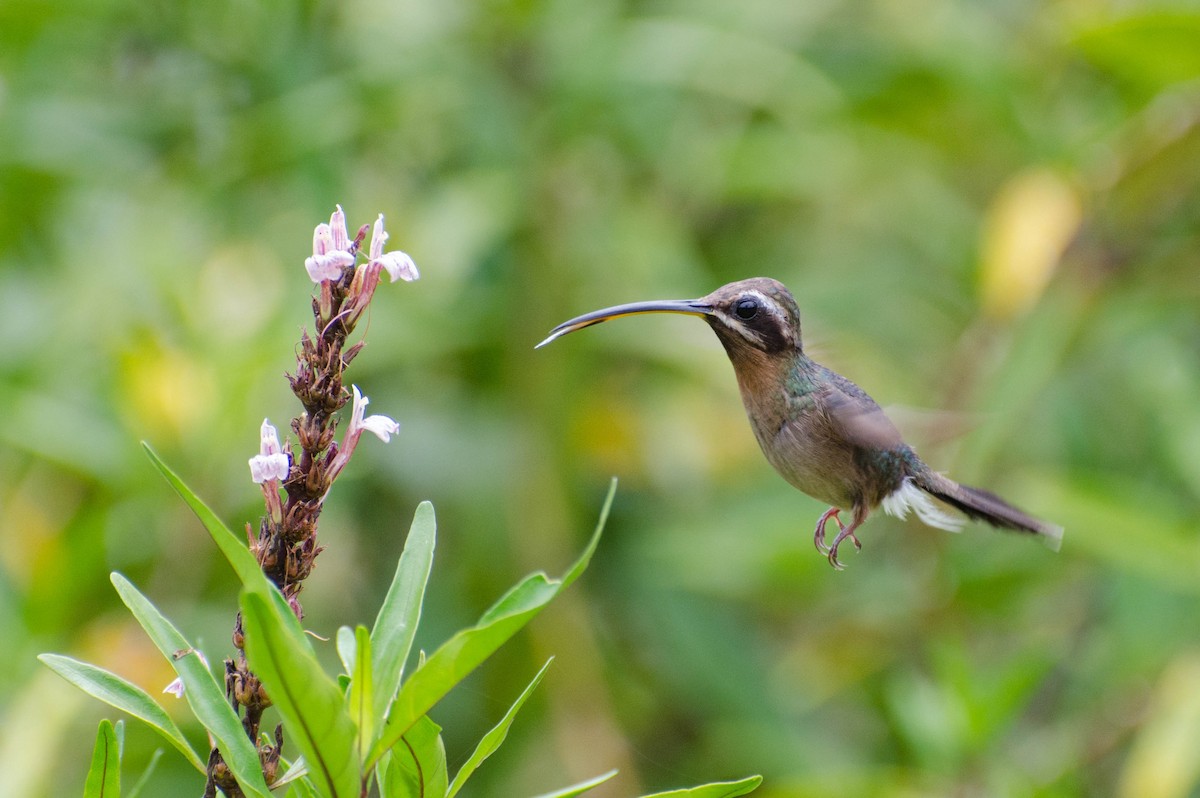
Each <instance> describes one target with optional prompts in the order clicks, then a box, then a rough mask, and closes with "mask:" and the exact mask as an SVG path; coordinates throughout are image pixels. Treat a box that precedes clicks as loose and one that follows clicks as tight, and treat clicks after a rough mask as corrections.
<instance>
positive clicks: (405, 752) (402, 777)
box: [386, 715, 448, 798]
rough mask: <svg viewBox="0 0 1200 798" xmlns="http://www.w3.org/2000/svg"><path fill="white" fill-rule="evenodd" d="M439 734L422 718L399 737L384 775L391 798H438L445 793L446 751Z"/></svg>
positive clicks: (439, 728)
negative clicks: (398, 742) (435, 797)
mask: <svg viewBox="0 0 1200 798" xmlns="http://www.w3.org/2000/svg"><path fill="white" fill-rule="evenodd" d="M441 731H442V729H441V727H440V726H438V725H437V724H436V723H434V722H433V721H432V720H430V719H429V716H428V715H424V716H422V717H421V718H420V719H419V720H418V721H417V722H416V723H414V724H413V726H412V728H410V729H409V730H408V731H407V732H405V733H404V736H403V737H401V738H400V744H399V745H397V746H396V747H395V748H394V749H393V750H392V762H391V765H390V767H388V769H387V772H386V776H387V782H388V783H387V785H386V789H387V793H386V794H387V795H388V796H390V798H433V796H437V798H441V796H444V795H445V794H446V781H447V778H448V776H447V772H446V749H445V747H444V746H443V745H442V735H441Z"/></svg>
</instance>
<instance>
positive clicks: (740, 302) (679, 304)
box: [538, 277, 800, 364]
mask: <svg viewBox="0 0 1200 798" xmlns="http://www.w3.org/2000/svg"><path fill="white" fill-rule="evenodd" d="M637 313H683V314H687V315H690V316H701V317H703V318H704V320H705V321H707V322H708V324H709V326H710V327H712V328H713V331H714V332H716V334H717V337H718V338H720V339H721V343H722V344H724V345H725V350H726V351H727V352H728V353H729V357H730V358H731V359H733V360H734V362H735V364H736V362H737V360H738V358H739V356H741V355H752V356H755V357H759V356H761V354H766V355H776V354H785V353H787V352H790V351H793V350H798V349H800V309H799V308H798V307H797V306H796V300H795V299H793V298H792V294H791V292H790V291H788V290H787V288H786V287H784V285H783V284H782V283H780V282H778V281H776V280H772V279H770V278H768V277H754V278H752V279H749V280H740V281H738V282H736V283H729V284H728V285H723V286H721V287H720V288H718V289H717V290H716V291H713V292H712V293H711V294H709V295H708V296H705V297H701V298H699V299H667V300H655V301H651V302H633V303H630V304H627V305H616V306H615V307H611V308H604V309H602V310H595V311H592V312H591V313H585V314H584V315H582V316H578V317H576V318H574V319H571V320H569V321H565V322H563V323H562V324H560V325H558V326H557V327H555V328H554V329H553V330H551V331H550V335H549V337H547V338H546V340H544V341H542V342H541V343H540V344H538V346H539V347H542V346H545V345H546V344H548V343H550V342H551V341H553V340H554V339H555V338H558V337H560V336H563V335H566V334H567V333H569V332H574V331H575V330H582V329H583V328H584V327H590V326H591V325H593V324H599V323H600V322H602V321H608V320H609V319H615V318H619V317H620V316H630V315H633V314H637ZM760 353H761V354H760Z"/></svg>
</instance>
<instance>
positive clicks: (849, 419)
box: [535, 277, 1063, 570]
mask: <svg viewBox="0 0 1200 798" xmlns="http://www.w3.org/2000/svg"><path fill="white" fill-rule="evenodd" d="M639 313H683V314H687V315H690V316H699V317H701V318H702V319H704V320H705V321H706V322H708V326H709V327H711V328H712V330H713V332H715V333H716V334H717V338H718V339H719V340H720V341H721V344H722V345H723V346H724V348H725V353H726V354H727V355H728V356H729V360H730V362H731V363H732V364H733V371H734V374H735V375H736V376H737V382H738V388H739V389H740V392H741V395H742V403H743V405H745V408H746V415H747V417H748V418H749V420H750V427H751V428H752V429H753V430H754V437H755V438H756V439H757V440H758V445H759V447H760V448H761V449H762V452H763V454H764V455H766V458H767V461H768V462H769V463H770V464H771V465H772V466H773V467H774V468H775V470H776V471H778V472H779V474H780V475H781V476H782V477H783V478H784V479H785V480H787V481H788V482H789V483H791V485H793V486H794V487H796V488H798V489H799V490H800V491H802V492H803V493H806V494H808V495H809V496H812V497H813V498H815V499H817V500H819V501H821V502H823V503H825V504H828V505H829V509H828V510H826V511H825V512H824V513H823V514H822V515H821V517H820V518H819V519H818V520H817V525H816V529H815V531H814V532H813V544H814V545H815V546H816V548H817V551H819V552H821V553H822V554H824V555H825V556H826V557H827V558H828V559H829V564H830V565H832V566H833V567H834V568H836V569H838V570H841V569H842V567H843V566H842V564H841V562H840V561H839V560H838V548H839V546H841V544H842V543H843V542H844V541H845V540H847V539H849V540H850V541H851V542H853V544H854V546H855V548H856V549H857V550H861V549H862V543H861V542H860V541H859V539H858V536H857V532H858V529H859V527H861V526H862V524H863V522H865V521H866V520H867V517H868V516H869V515H870V514H871V512H872V511H874V510H875V509H877V508H879V507H882V508H883V511H884V512H885V513H887V514H889V515H893V516H896V517H897V518H901V519H903V518H905V517H906V516H907V515H908V514H909V513H910V512H912V513H914V514H915V515H916V516H917V517H918V518H919V519H920V520H921V521H922V522H924V523H925V524H926V525H928V526H933V527H938V528H940V529H947V530H950V531H958V530H959V529H961V528H962V525H963V523H964V519H963V518H962V517H961V516H959V515H956V514H952V513H950V512H947V510H946V509H945V508H943V507H942V506H940V505H939V504H938V503H936V502H935V501H933V500H934V499H937V500H939V501H940V502H942V503H944V504H945V505H949V507H953V508H954V509H956V510H958V511H960V512H961V513H962V514H964V515H966V516H967V517H968V518H971V519H974V520H979V521H986V522H987V523H989V524H991V525H992V526H995V527H999V528H1002V529H1011V530H1015V531H1018V532H1025V533H1028V534H1032V535H1035V536H1039V537H1040V538H1042V539H1043V540H1044V541H1045V542H1046V543H1047V544H1048V545H1049V546H1050V547H1051V548H1053V549H1055V550H1057V549H1058V547H1059V545H1060V543H1061V540H1062V533H1063V530H1062V527H1060V526H1056V525H1054V524H1050V523H1047V522H1045V521H1042V520H1039V519H1037V518H1034V517H1033V516H1031V515H1029V514H1027V513H1025V512H1024V511H1022V510H1019V509H1018V508H1016V507H1014V506H1013V505H1011V504H1009V503H1008V502H1006V501H1004V500H1003V499H1001V498H1000V497H999V496H997V495H996V494H994V493H991V492H989V491H986V490H982V489H980V488H972V487H968V486H966V485H960V484H959V483H957V482H955V481H954V480H952V479H950V478H949V477H946V476H944V475H942V474H940V473H938V472H936V471H934V470H933V469H932V468H930V467H929V466H928V465H926V464H925V462H924V461H923V460H922V459H921V458H920V457H919V456H917V453H916V452H915V451H913V449H912V447H910V446H909V445H908V444H906V443H905V442H904V440H903V439H902V438H901V436H900V433H899V431H898V430H897V429H896V427H895V425H894V424H892V422H891V420H890V419H888V417H887V416H886V415H885V414H884V412H883V410H882V409H881V408H880V407H879V405H878V404H876V403H875V400H874V399H872V398H871V397H870V396H869V395H868V394H867V393H866V391H864V390H863V389H862V388H859V387H858V386H857V385H855V384H854V383H853V382H851V381H850V380H848V379H846V378H845V377H843V376H842V375H840V374H838V373H837V372H835V371H832V370H830V369H828V368H826V367H825V366H822V365H821V364H819V363H817V362H816V361H814V360H813V359H812V358H810V357H809V356H808V355H807V354H805V352H804V347H803V346H802V344H801V339H800V308H799V306H798V305H797V304H796V300H795V299H794V298H793V297H792V294H791V292H790V291H788V289H787V288H786V287H785V286H784V285H783V284H782V283H780V282H778V281H776V280H772V279H770V278H767V277H755V278H752V279H749V280H740V281H738V282H734V283H729V284H728V285H724V286H721V287H720V288H718V289H717V290H716V291H713V292H712V293H711V294H709V295H708V296H704V297H701V298H699V299H684V300H661V301H652V302H634V303H630V304H626V305H617V306H615V307H611V308H604V309H602V310H596V311H592V312H591V313H585V314H584V315H582V316H578V317H576V318H574V319H571V320H569V321H565V322H563V323H562V324H560V325H558V326H557V327H555V328H554V329H553V330H551V331H550V335H549V336H548V337H547V338H546V340H544V341H542V342H541V343H540V344H538V345H537V347H535V349H536V348H541V347H543V346H545V345H546V344H548V343H550V342H551V341H553V340H554V339H556V338H559V337H561V336H563V335H566V334H567V333H570V332H574V331H576V330H582V329H583V328H584V327H590V326H592V325H593V324H599V323H600V322H603V321H608V320H609V319H615V318H619V317H621V316H632V315H635V314H639ZM843 512H848V513H849V515H850V519H849V522H844V521H843V520H842V519H841V518H840V517H839V514H840V513H843ZM830 521H833V522H834V523H836V524H837V527H838V533H837V535H836V537H834V539H833V542H832V543H831V544H829V545H827V544H826V542H825V539H826V531H825V528H826V526H827V525H828V524H829V522H830Z"/></svg>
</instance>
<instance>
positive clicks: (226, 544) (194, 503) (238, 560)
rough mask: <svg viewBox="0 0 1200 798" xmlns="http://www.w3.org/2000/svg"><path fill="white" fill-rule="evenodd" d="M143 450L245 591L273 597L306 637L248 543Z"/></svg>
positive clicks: (295, 629)
mask: <svg viewBox="0 0 1200 798" xmlns="http://www.w3.org/2000/svg"><path fill="white" fill-rule="evenodd" d="M142 448H143V449H145V450H146V454H147V455H148V456H149V457H150V462H152V463H153V464H154V467H155V468H157V469H158V470H159V472H160V473H162V475H163V477H164V478H165V479H166V480H167V482H168V483H169V484H170V485H171V487H172V488H174V489H175V492H176V493H178V494H179V495H180V497H182V499H183V501H184V503H186V504H187V506H188V507H190V508H191V509H192V512H193V513H195V514H196V518H198V519H200V523H201V524H203V525H204V528H205V529H206V530H208V534H209V537H211V538H212V539H213V542H214V543H216V544H217V548H218V549H220V550H221V554H223V555H224V556H225V559H226V560H228V561H229V564H230V566H232V568H233V571H234V573H235V574H237V577H238V579H240V580H241V582H242V587H244V588H245V589H246V590H251V591H254V592H256V593H261V594H262V595H269V596H270V597H271V600H272V602H273V603H274V604H275V607H276V610H277V612H278V614H279V617H280V618H283V619H284V620H285V621H286V620H287V619H288V617H290V618H291V620H290V621H288V623H289V625H290V626H291V627H292V632H293V634H297V635H299V634H303V630H302V628H301V626H300V621H299V620H298V619H296V617H295V613H294V612H292V610H291V608H290V607H288V605H287V599H285V598H284V597H283V594H282V593H280V592H279V589H278V588H277V587H276V586H275V585H274V584H273V583H272V582H271V580H269V579H267V577H266V575H265V574H264V573H263V572H262V568H261V567H260V566H259V564H258V560H256V559H254V555H253V554H251V553H250V550H249V549H248V548H246V545H245V543H243V542H242V541H241V539H239V538H238V536H237V535H235V534H234V533H233V532H232V531H231V530H230V529H229V527H227V526H225V524H224V522H223V521H221V519H220V518H218V517H217V514H216V513H214V512H213V511H212V510H211V509H210V508H209V506H208V505H207V504H205V503H204V502H203V501H202V500H201V499H200V497H199V496H197V495H196V494H195V493H194V492H192V489H191V488H189V487H188V486H187V485H185V484H184V483H183V480H182V479H180V478H179V476H178V475H177V474H176V473H175V472H174V471H172V470H171V468H170V466H168V465H167V464H166V463H164V462H163V461H162V458H160V457H159V456H158V454H157V453H156V452H155V451H154V450H153V449H151V448H150V446H149V444H147V443H145V442H143V443H142Z"/></svg>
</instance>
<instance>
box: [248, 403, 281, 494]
mask: <svg viewBox="0 0 1200 798" xmlns="http://www.w3.org/2000/svg"><path fill="white" fill-rule="evenodd" d="M260 438H261V441H262V443H261V445H260V447H259V450H258V451H259V453H258V454H256V455H255V456H254V457H251V458H250V478H251V479H253V480H254V481H255V482H256V483H258V484H260V485H261V484H262V483H264V482H266V481H268V480H273V479H275V480H284V479H287V476H288V468H289V467H290V466H291V464H290V463H289V462H288V456H287V455H286V454H284V453H283V449H282V448H281V447H280V446H279V433H278V432H277V431H276V430H275V427H273V426H271V422H270V421H269V420H267V419H265V418H264V419H263V423H262V429H261V431H260Z"/></svg>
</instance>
